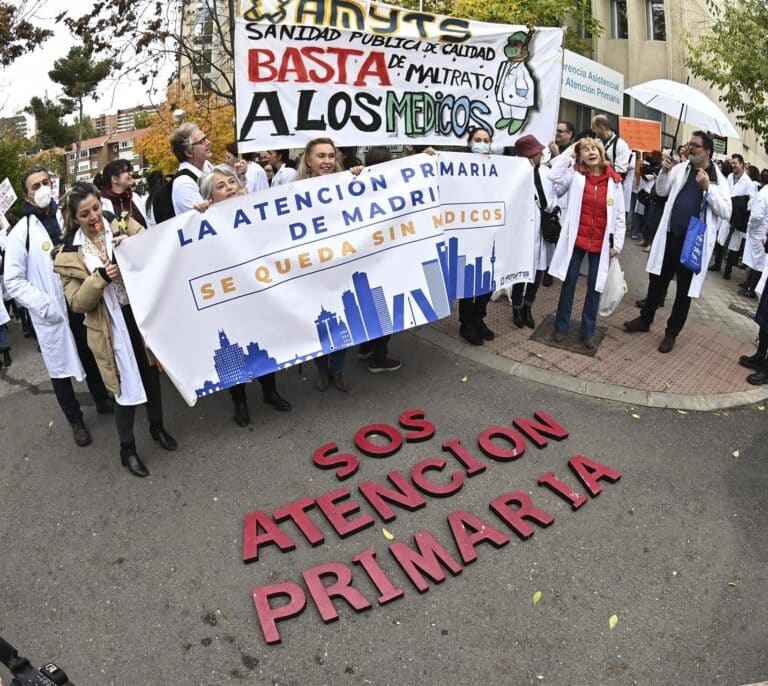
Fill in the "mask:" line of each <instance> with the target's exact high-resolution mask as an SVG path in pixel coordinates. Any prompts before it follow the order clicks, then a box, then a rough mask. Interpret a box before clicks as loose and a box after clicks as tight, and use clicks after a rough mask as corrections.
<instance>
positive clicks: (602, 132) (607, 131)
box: [591, 114, 634, 190]
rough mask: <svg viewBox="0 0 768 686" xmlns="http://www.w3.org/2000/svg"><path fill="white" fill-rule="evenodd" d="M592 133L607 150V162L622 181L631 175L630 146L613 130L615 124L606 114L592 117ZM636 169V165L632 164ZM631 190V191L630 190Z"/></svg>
mask: <svg viewBox="0 0 768 686" xmlns="http://www.w3.org/2000/svg"><path fill="white" fill-rule="evenodd" d="M591 127H592V133H593V134H594V135H595V136H596V137H597V138H598V139H599V140H600V141H601V142H602V144H603V149H604V150H605V160H606V162H610V163H611V167H612V168H613V170H614V171H615V172H616V173H617V174H619V176H621V178H622V181H623V180H624V179H625V178H626V177H627V176H628V175H629V170H630V164H632V162H631V158H632V151H631V150H630V149H629V144H628V143H627V141H625V140H624V139H623V138H619V135H618V134H617V133H616V132H615V131H614V130H613V124H611V121H610V119H608V117H607V116H606V115H604V114H598V115H595V116H594V117H592V124H591ZM632 169H634V164H632ZM630 190H631V189H630Z"/></svg>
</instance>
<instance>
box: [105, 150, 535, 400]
mask: <svg viewBox="0 0 768 686" xmlns="http://www.w3.org/2000/svg"><path fill="white" fill-rule="evenodd" d="M526 168H527V169H526ZM524 170H525V171H526V173H525V174H524V173H523V171H524ZM441 173H442V176H440V174H441ZM443 185H445V189H446V190H443ZM459 188H461V189H462V190H461V192H460V191H459V190H458V189H459ZM450 193H453V194H454V195H453V196H452V197H453V199H454V200H456V199H458V198H460V197H462V196H464V197H466V198H467V202H466V203H457V202H453V203H451V204H450V205H449V206H446V207H443V206H441V204H440V197H441V195H442V196H443V197H445V196H446V195H447V194H450ZM470 198H471V200H470ZM532 198H533V185H532V174H531V171H530V165H529V164H528V162H527V161H525V160H520V159H515V158H505V157H494V156H481V155H471V154H467V153H455V154H441V155H438V156H428V155H416V156H412V157H406V158H403V159H400V160H395V161H392V162H388V163H386V164H381V165H377V166H375V167H371V168H368V169H365V170H364V171H363V172H362V174H360V176H353V175H352V173H351V172H342V173H340V174H333V175H329V176H321V177H315V178H313V179H307V180H305V181H299V182H294V183H292V184H288V185H286V186H279V187H276V188H271V189H269V190H266V191H263V192H260V193H254V194H250V195H245V196H240V197H238V198H232V199H230V200H227V201H224V202H221V203H217V204H216V205H214V206H212V207H211V208H210V209H209V210H207V211H206V212H205V213H203V214H201V213H198V212H187V213H185V214H183V215H181V216H179V217H175V218H173V219H171V220H169V221H168V222H165V223H163V224H162V225H160V226H159V227H157V228H154V229H151V230H149V231H145V232H143V233H141V234H140V235H138V236H136V237H134V238H131V239H130V240H127V241H125V242H124V243H123V244H121V246H120V248H119V250H118V251H117V252H118V257H117V259H118V263H119V265H120V270H121V272H122V274H123V278H124V280H125V284H126V287H127V289H128V294H129V297H130V301H131V305H132V307H133V311H134V313H135V315H136V320H137V322H138V324H139V328H140V329H141V331H142V333H143V334H144V337H145V340H146V342H147V346H148V347H149V348H150V349H151V350H152V351H153V353H154V354H155V355H156V356H157V358H158V359H159V360H160V362H161V363H162V365H163V367H164V368H165V370H166V372H167V373H168V375H169V377H170V378H171V379H172V381H173V382H174V384H175V385H176V387H177V388H178V389H179V392H180V393H181V394H182V396H183V397H184V399H185V401H186V402H187V403H189V404H190V405H193V404H194V403H195V402H196V400H197V398H198V397H202V396H205V395H208V394H210V393H214V392H216V391H218V390H221V389H223V388H227V387H229V386H232V385H235V384H238V383H243V382H246V381H250V380H251V379H253V378H256V377H258V376H262V375H264V374H266V373H268V372H273V371H277V370H279V369H284V368H286V367H290V366H292V365H295V364H298V363H300V362H306V361H308V360H311V359H313V358H315V357H318V356H320V355H324V354H327V353H329V352H331V351H333V350H337V349H341V348H346V347H349V346H352V345H357V344H359V343H362V342H364V341H366V340H370V339H373V338H378V337H379V336H382V335H385V334H390V333H395V332H398V331H402V330H403V329H407V328H409V327H413V326H419V325H422V324H426V323H429V322H433V321H436V320H437V319H439V318H442V317H446V316H448V315H449V314H450V307H451V304H450V302H449V297H448V292H447V290H446V283H452V284H455V283H459V282H460V283H461V284H462V286H461V287H462V289H464V290H463V291H461V293H460V296H463V295H469V294H470V293H469V292H468V290H469V289H470V287H471V288H472V289H473V290H474V292H487V291H488V290H491V289H492V288H494V287H495V285H496V284H497V283H498V282H499V280H500V279H502V278H507V279H508V278H510V277H511V276H512V275H515V274H517V275H518V277H519V278H518V279H517V280H526V279H528V280H529V278H528V277H526V276H524V274H530V269H531V263H532V251H533V247H532V246H533V231H532V221H531V220H530V217H529V216H528V214H529V212H530V213H532V209H530V208H532ZM526 207H528V208H529V211H528V212H526V210H524V209H522V208H526ZM443 226H445V227H446V229H447V231H446V233H445V234H444V232H443ZM483 229H485V230H483ZM459 237H460V238H461V240H460V241H459V240H456V239H458V238H459ZM445 239H448V240H447V241H446V240H445ZM452 241H453V242H452ZM473 270H474V271H473ZM470 273H471V278H469V276H467V275H469V274H470ZM475 274H477V276H475ZM464 284H466V286H465V285H464ZM454 290H455V289H454Z"/></svg>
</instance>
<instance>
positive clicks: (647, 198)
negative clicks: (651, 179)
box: [637, 188, 652, 206]
mask: <svg viewBox="0 0 768 686" xmlns="http://www.w3.org/2000/svg"><path fill="white" fill-rule="evenodd" d="M637 202H639V203H640V204H641V205H646V206H647V205H650V204H651V202H652V198H651V194H650V193H649V192H648V191H647V190H645V188H643V189H641V190H639V191H638V192H637Z"/></svg>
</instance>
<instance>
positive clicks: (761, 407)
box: [757, 405, 765, 412]
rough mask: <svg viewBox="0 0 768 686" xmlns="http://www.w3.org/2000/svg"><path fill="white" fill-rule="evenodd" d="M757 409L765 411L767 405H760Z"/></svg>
mask: <svg viewBox="0 0 768 686" xmlns="http://www.w3.org/2000/svg"><path fill="white" fill-rule="evenodd" d="M757 409H758V410H760V412H763V411H764V410H765V405H758V406H757Z"/></svg>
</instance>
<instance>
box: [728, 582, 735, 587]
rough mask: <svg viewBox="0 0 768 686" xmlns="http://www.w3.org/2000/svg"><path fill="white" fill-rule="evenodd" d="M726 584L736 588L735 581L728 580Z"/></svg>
mask: <svg viewBox="0 0 768 686" xmlns="http://www.w3.org/2000/svg"><path fill="white" fill-rule="evenodd" d="M728 585H729V586H733V587H734V588H736V582H735V581H729V582H728Z"/></svg>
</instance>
